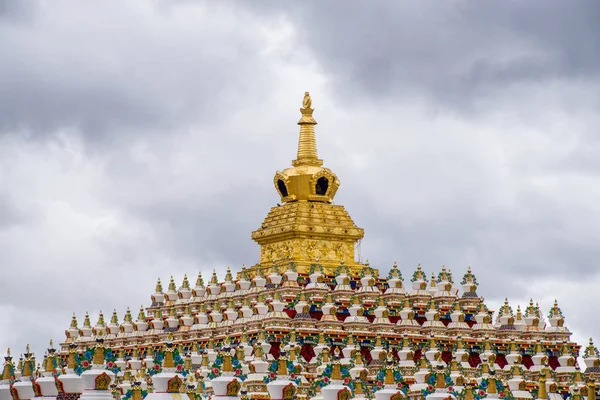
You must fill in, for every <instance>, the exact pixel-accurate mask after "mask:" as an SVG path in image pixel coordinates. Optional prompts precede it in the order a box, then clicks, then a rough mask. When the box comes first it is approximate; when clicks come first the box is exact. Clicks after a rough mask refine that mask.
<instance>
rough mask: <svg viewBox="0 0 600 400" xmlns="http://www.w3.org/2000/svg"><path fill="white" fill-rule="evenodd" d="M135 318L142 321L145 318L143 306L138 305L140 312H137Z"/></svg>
mask: <svg viewBox="0 0 600 400" xmlns="http://www.w3.org/2000/svg"><path fill="white" fill-rule="evenodd" d="M137 320H138V321H140V322H143V321H145V320H146V313H145V312H144V306H140V313H139V314H138V317H137Z"/></svg>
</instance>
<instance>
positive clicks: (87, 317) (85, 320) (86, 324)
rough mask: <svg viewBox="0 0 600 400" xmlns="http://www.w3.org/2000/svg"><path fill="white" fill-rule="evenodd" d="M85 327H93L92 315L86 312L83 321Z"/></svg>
mask: <svg viewBox="0 0 600 400" xmlns="http://www.w3.org/2000/svg"><path fill="white" fill-rule="evenodd" d="M83 327H84V328H91V327H92V323H91V322H90V314H89V313H88V312H87V311H86V312H85V318H84V319H83Z"/></svg>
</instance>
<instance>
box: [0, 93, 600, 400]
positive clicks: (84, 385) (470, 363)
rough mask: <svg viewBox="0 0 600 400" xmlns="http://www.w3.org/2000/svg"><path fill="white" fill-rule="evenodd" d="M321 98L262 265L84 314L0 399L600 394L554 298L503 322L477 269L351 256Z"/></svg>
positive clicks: (286, 177) (270, 219)
mask: <svg viewBox="0 0 600 400" xmlns="http://www.w3.org/2000/svg"><path fill="white" fill-rule="evenodd" d="M311 105H312V100H311V98H310V96H309V94H308V93H306V94H305V96H304V99H303V102H302V108H301V109H300V112H301V119H300V121H299V122H298V125H300V137H299V140H298V152H297V157H296V159H295V160H293V161H292V166H291V167H289V168H286V169H284V170H283V171H277V172H276V173H275V176H274V179H273V184H274V186H275V190H276V191H277V193H278V195H279V197H280V201H281V204H277V206H275V207H272V208H271V210H270V211H269V213H268V215H267V217H266V218H265V220H264V221H263V223H262V224H261V226H260V228H258V229H257V230H255V231H254V232H252V239H253V240H254V241H255V242H257V243H258V244H259V245H260V261H259V262H258V263H257V264H256V265H254V266H252V267H250V268H247V269H246V268H243V269H242V270H241V271H240V272H239V273H237V274H236V276H235V278H234V276H233V274H232V273H231V272H230V271H229V270H228V271H227V273H226V276H225V279H224V281H219V279H218V277H217V275H216V273H213V275H212V277H211V279H210V282H208V283H207V284H205V283H204V281H203V279H202V277H201V276H199V277H198V279H197V281H196V283H195V285H194V287H193V288H192V287H191V285H190V283H189V281H188V279H187V278H184V281H183V283H182V284H181V286H180V287H179V288H177V286H176V284H175V282H174V281H173V279H171V281H170V282H169V285H168V288H167V290H166V291H164V290H163V287H162V284H161V283H160V281H159V282H158V284H157V286H156V290H155V293H154V294H153V295H152V304H151V305H150V306H149V307H146V308H144V307H142V308H141V309H140V312H139V315H138V316H137V318H136V319H135V320H134V318H133V316H132V314H131V312H130V311H129V310H128V311H127V312H126V314H125V316H124V318H123V320H119V318H118V317H117V314H116V312H115V313H113V315H112V317H111V318H110V320H109V321H108V322H107V321H105V320H104V316H103V315H102V313H100V318H99V320H98V322H97V323H96V325H95V326H92V324H91V322H90V319H89V316H88V315H87V314H86V316H85V318H84V321H83V324H82V326H78V322H77V319H76V318H75V316H74V317H73V320H72V322H71V326H70V327H69V328H68V329H67V331H66V340H65V341H64V342H63V343H61V346H60V350H55V349H53V348H50V349H48V352H47V354H46V355H45V357H44V361H43V363H42V365H41V366H39V367H36V363H35V359H34V356H33V354H31V352H30V351H29V350H28V351H27V352H26V354H25V355H24V357H22V358H21V359H20V360H18V362H17V365H16V366H15V365H14V363H13V360H12V358H11V357H10V356H7V357H6V359H5V368H4V373H3V376H2V381H1V382H0V400H29V399H31V398H34V397H35V398H42V397H43V398H54V397H56V398H57V399H58V400H76V399H78V398H79V397H81V398H82V399H84V400H96V399H98V400H100V399H110V398H115V399H119V398H124V399H130V398H133V399H135V400H140V399H141V398H144V397H147V400H160V399H165V400H166V399H173V400H178V399H180V397H181V396H182V394H187V396H189V398H190V399H199V398H214V399H215V400H216V399H219V400H235V399H242V398H252V399H271V400H281V399H285V400H293V399H297V398H300V399H309V400H348V399H351V398H353V399H371V398H376V399H377V400H400V399H403V398H406V397H408V398H413V399H427V400H435V399H439V400H442V399H455V398H461V399H468V400H470V399H481V398H501V399H504V398H506V399H513V398H522V399H531V398H538V399H552V400H554V399H556V400H558V399H559V398H560V399H562V398H564V397H565V396H571V397H572V398H573V400H579V399H582V398H586V399H587V400H595V398H596V390H597V385H596V382H597V379H598V378H599V377H600V356H599V354H598V350H597V349H596V348H595V347H594V345H593V344H592V342H591V341H590V344H589V345H588V346H587V347H586V348H585V351H584V353H583V355H582V356H583V360H584V362H585V368H582V370H580V368H579V366H578V361H577V359H578V357H579V356H581V354H580V349H581V346H580V345H578V344H576V343H574V342H572V341H571V340H570V336H571V333H570V332H569V330H568V329H567V328H566V327H565V325H564V317H563V315H562V312H561V310H560V308H559V307H558V304H557V303H555V304H554V306H553V307H552V308H551V309H550V311H549V313H548V315H547V318H545V317H544V315H543V313H542V311H541V310H540V309H539V307H538V306H537V305H536V304H534V303H533V301H531V302H530V303H529V304H528V305H527V306H526V307H525V308H524V310H521V309H520V308H519V307H517V308H516V310H513V309H512V308H511V307H510V306H509V304H508V301H506V302H505V303H504V305H503V306H502V307H501V308H500V309H499V310H498V311H497V314H496V317H495V319H494V314H495V313H494V312H493V311H492V310H489V309H488V307H487V306H486V305H485V303H484V301H483V299H482V298H481V297H480V296H479V294H478V293H477V287H478V283H477V280H476V279H475V276H474V275H473V274H472V273H471V270H470V269H469V270H467V272H466V274H465V275H464V277H463V279H462V281H461V282H460V285H458V283H455V281H454V279H453V277H452V273H451V272H450V271H449V270H447V269H446V268H444V267H442V269H441V271H440V272H439V273H438V274H437V276H436V275H433V276H432V277H431V279H429V277H428V276H426V275H425V273H424V272H423V270H422V269H421V267H418V268H417V269H416V271H415V272H414V273H413V275H412V278H411V279H410V282H411V283H410V284H405V281H404V280H403V277H402V274H401V273H400V270H399V269H398V267H397V265H394V266H393V267H392V269H391V271H390V272H389V275H388V276H387V279H382V278H380V277H379V272H378V271H377V270H376V269H373V268H371V267H370V266H369V265H368V263H366V264H364V263H362V262H360V260H357V259H356V258H357V257H356V254H355V248H356V247H357V246H358V245H359V243H360V240H361V239H362V238H363V237H364V231H363V229H361V228H359V227H358V226H357V225H356V224H355V223H354V221H353V220H352V218H351V217H350V215H349V214H348V212H347V211H346V210H345V209H344V207H343V206H341V205H338V204H334V202H333V199H334V196H335V195H336V193H337V190H338V188H339V187H340V181H339V179H338V177H337V175H336V174H335V173H334V172H333V171H331V170H330V169H328V168H324V167H323V166H322V165H323V161H322V160H321V159H319V158H318V155H317V147H316V137H315V129H314V127H315V125H316V124H317V122H316V121H315V119H314V118H313V111H314V109H313V108H312V107H311ZM341 260H344V261H341ZM461 289H462V290H461Z"/></svg>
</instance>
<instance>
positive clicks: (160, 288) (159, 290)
mask: <svg viewBox="0 0 600 400" xmlns="http://www.w3.org/2000/svg"><path fill="white" fill-rule="evenodd" d="M154 290H155V292H156V293H162V292H163V287H162V283H160V278H158V281H156V289H154Z"/></svg>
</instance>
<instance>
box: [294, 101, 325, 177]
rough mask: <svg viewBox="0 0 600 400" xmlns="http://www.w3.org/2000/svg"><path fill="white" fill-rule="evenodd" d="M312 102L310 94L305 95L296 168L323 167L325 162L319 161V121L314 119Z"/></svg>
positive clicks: (295, 161) (299, 123)
mask: <svg viewBox="0 0 600 400" xmlns="http://www.w3.org/2000/svg"><path fill="white" fill-rule="evenodd" d="M311 105H312V100H311V98H310V94H309V93H308V92H305V93H304V99H302V108H301V109H300V112H301V113H302V118H300V121H298V125H300V138H299V140H298V156H297V157H296V159H295V160H294V161H292V165H293V166H294V167H297V166H300V165H310V166H314V167H320V166H321V165H323V160H319V157H318V155H317V139H316V137H315V125H316V124H317V121H315V119H314V118H313V116H312V115H313V111H315V110H314V109H313V108H311Z"/></svg>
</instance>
